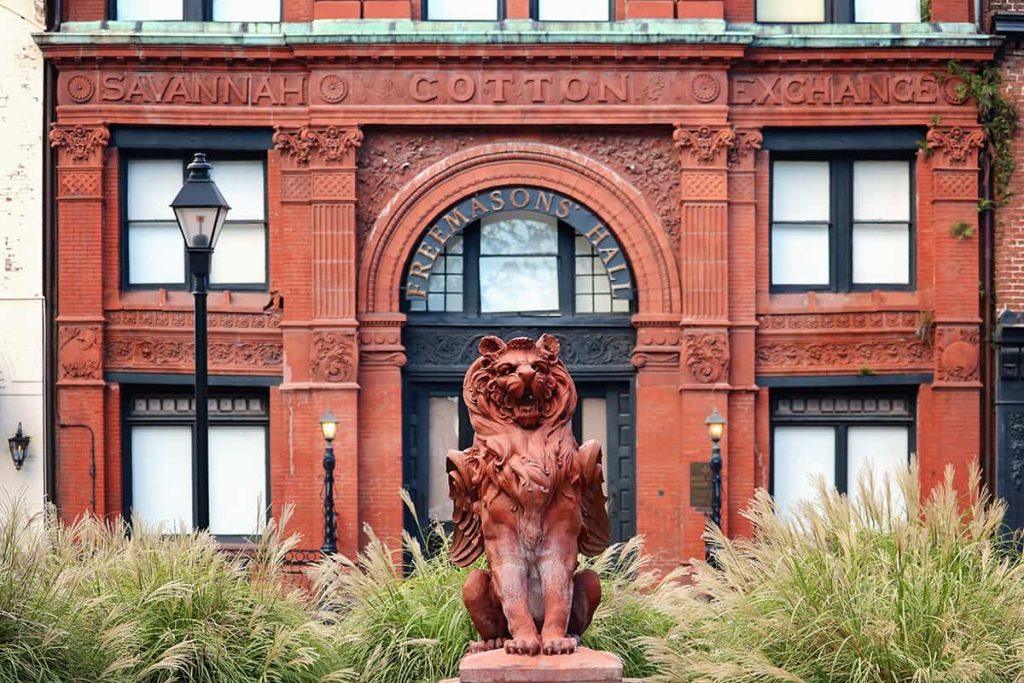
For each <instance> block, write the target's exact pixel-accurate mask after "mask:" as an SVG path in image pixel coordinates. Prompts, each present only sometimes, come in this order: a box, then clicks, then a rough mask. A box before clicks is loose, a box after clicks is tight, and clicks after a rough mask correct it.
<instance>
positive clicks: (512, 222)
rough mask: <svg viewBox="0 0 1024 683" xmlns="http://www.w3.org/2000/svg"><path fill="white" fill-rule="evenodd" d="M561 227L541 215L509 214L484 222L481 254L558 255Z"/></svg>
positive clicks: (481, 234)
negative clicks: (559, 228)
mask: <svg viewBox="0 0 1024 683" xmlns="http://www.w3.org/2000/svg"><path fill="white" fill-rule="evenodd" d="M557 253H558V224H557V223H556V221H555V219H554V218H549V217H548V216H541V215H538V214H526V213H524V214H513V215H512V216H509V215H508V214H505V215H504V216H503V217H501V218H499V219H491V220H488V219H484V220H483V221H482V225H481V228H480V254H481V255H482V256H490V255H503V254H520V255H521V254H557Z"/></svg>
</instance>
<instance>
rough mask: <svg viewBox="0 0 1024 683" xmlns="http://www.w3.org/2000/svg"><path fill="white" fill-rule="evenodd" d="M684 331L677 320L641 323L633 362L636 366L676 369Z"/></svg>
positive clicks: (638, 328)
mask: <svg viewBox="0 0 1024 683" xmlns="http://www.w3.org/2000/svg"><path fill="white" fill-rule="evenodd" d="M681 337H682V333H681V332H680V330H679V324H678V323H677V322H675V321H665V322H661V323H658V322H654V323H650V324H643V323H641V324H640V325H638V327H637V333H636V342H637V343H636V348H635V349H634V350H633V358H632V361H631V362H632V364H633V367H636V368H661V369H672V370H676V369H677V368H678V367H679V352H680V350H679V345H680V341H681Z"/></svg>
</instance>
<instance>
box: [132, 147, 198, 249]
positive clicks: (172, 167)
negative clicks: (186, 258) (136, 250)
mask: <svg viewBox="0 0 1024 683" xmlns="http://www.w3.org/2000/svg"><path fill="white" fill-rule="evenodd" d="M183 168H184V167H183V166H182V163H181V160H180V159H131V160H129V161H128V220H130V221H173V220H175V219H174V211H173V210H172V209H171V202H172V201H174V198H175V197H176V196H178V191H179V190H181V186H182V184H183V183H184V182H185V176H184V170H183ZM182 248H184V247H182Z"/></svg>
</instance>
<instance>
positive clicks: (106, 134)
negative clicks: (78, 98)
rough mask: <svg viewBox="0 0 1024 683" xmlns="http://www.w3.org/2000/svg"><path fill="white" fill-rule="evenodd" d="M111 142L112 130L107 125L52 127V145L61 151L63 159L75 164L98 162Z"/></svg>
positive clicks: (54, 125)
mask: <svg viewBox="0 0 1024 683" xmlns="http://www.w3.org/2000/svg"><path fill="white" fill-rule="evenodd" d="M109 142H110V131H108V130H107V128H106V126H102V125H100V126H95V127H89V126H83V125H78V126H60V125H57V124H56V123H54V124H52V125H51V127H50V146H51V147H54V148H56V149H59V150H60V151H61V156H62V159H64V160H66V161H70V162H71V163H73V164H85V163H87V162H90V161H92V162H97V161H98V160H99V158H100V155H102V153H103V150H104V149H106V146H107V143H109Z"/></svg>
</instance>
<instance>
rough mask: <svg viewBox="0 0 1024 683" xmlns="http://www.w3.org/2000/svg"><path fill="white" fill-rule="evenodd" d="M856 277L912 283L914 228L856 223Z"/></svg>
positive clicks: (858, 279) (865, 281) (857, 279)
mask: <svg viewBox="0 0 1024 683" xmlns="http://www.w3.org/2000/svg"><path fill="white" fill-rule="evenodd" d="M853 281H854V282H855V283H857V284H890V285H905V284H909V283H910V228H909V227H908V226H906V225H881V224H877V223H868V224H863V225H854V226H853Z"/></svg>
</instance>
